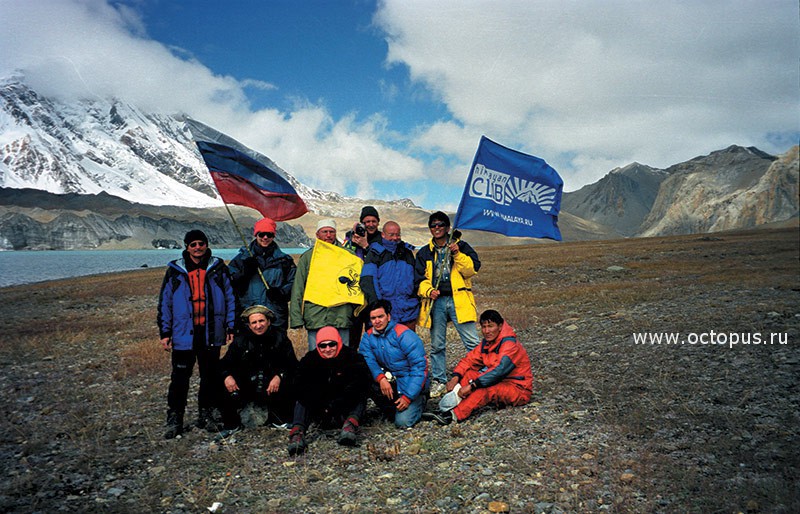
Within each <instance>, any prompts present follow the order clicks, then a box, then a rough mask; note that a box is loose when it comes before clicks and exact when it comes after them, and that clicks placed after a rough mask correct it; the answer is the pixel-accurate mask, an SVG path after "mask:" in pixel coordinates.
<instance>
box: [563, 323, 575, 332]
mask: <svg viewBox="0 0 800 514" xmlns="http://www.w3.org/2000/svg"><path fill="white" fill-rule="evenodd" d="M564 330H566V331H567V332H575V331H576V330H578V325H575V324H572V325H567V326H566V327H564Z"/></svg>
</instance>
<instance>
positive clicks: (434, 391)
mask: <svg viewBox="0 0 800 514" xmlns="http://www.w3.org/2000/svg"><path fill="white" fill-rule="evenodd" d="M446 392H447V386H445V385H444V384H443V383H442V382H434V383H433V385H431V398H438V397H440V396H442V395H443V394H444V393H446Z"/></svg>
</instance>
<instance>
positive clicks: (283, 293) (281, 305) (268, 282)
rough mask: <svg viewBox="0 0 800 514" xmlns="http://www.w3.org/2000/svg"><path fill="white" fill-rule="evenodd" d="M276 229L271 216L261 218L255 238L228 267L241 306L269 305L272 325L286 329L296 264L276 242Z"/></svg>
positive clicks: (254, 230)
mask: <svg viewBox="0 0 800 514" xmlns="http://www.w3.org/2000/svg"><path fill="white" fill-rule="evenodd" d="M276 229H277V226H276V223H275V222H274V221H273V220H271V219H270V218H262V219H260V220H258V221H257V222H256V224H255V226H254V227H253V238H254V239H253V241H251V242H250V244H249V245H248V246H246V247H245V246H243V247H242V248H241V249H240V250H239V253H238V254H236V256H235V257H234V258H233V259H231V262H230V263H229V264H228V268H230V271H231V279H232V280H233V288H234V292H235V293H236V296H237V298H238V299H239V307H240V308H242V309H246V308H247V307H250V306H252V305H264V306H266V307H267V308H269V310H270V311H272V312H273V313H274V316H275V319H274V322H273V323H272V326H273V327H274V328H277V329H279V330H283V331H284V332H285V331H286V329H287V328H288V326H289V305H288V304H289V299H290V298H291V295H292V284H293V283H294V276H295V273H296V271H297V266H295V264H294V259H292V258H291V257H290V256H289V255H286V254H285V253H283V251H282V250H281V249H280V247H279V246H278V243H276V242H275V232H276ZM259 271H260V273H259ZM262 277H263V278H262Z"/></svg>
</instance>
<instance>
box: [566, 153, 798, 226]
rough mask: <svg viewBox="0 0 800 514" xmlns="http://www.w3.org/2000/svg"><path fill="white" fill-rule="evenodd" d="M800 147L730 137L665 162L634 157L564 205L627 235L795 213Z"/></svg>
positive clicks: (772, 218) (753, 221) (750, 221)
mask: <svg viewBox="0 0 800 514" xmlns="http://www.w3.org/2000/svg"><path fill="white" fill-rule="evenodd" d="M798 150H799V147H798V146H795V147H793V148H791V149H789V151H787V152H786V153H785V154H783V155H780V156H773V155H769V154H767V153H765V152H762V151H761V150H759V149H757V148H754V147H748V148H745V147H741V146H736V145H732V146H730V147H728V148H726V149H723V150H719V151H715V152H711V153H710V154H708V155H704V156H698V157H695V158H693V159H690V160H688V161H686V162H683V163H679V164H675V165H673V166H670V167H669V168H666V169H663V170H662V169H656V168H651V167H649V166H644V165H641V164H638V163H633V164H631V165H628V166H626V167H624V168H617V169H615V170H612V171H611V172H610V173H609V174H608V175H606V176H605V177H603V178H602V179H600V180H599V181H598V182H595V183H594V184H590V185H587V186H584V187H583V188H581V189H579V190H578V191H575V192H570V193H565V194H564V197H563V200H562V203H561V207H562V212H564V211H567V212H571V213H573V214H576V215H577V216H580V217H582V218H584V219H587V220H590V221H594V222H596V223H599V224H602V225H604V226H607V227H609V228H611V229H612V230H614V231H615V232H616V233H617V234H618V235H619V236H623V237H631V236H638V237H642V236H645V237H646V236H663V235H678V234H692V233H706V232H717V231H720V230H731V229H742V228H752V227H756V226H758V225H763V224H766V223H773V222H777V221H784V220H787V219H791V218H796V217H797V216H798V213H800V205H799V204H800V200H798V194H799V193H798V182H800V176H799V174H800V172H799V171H798V170H800V159H799V158H798Z"/></svg>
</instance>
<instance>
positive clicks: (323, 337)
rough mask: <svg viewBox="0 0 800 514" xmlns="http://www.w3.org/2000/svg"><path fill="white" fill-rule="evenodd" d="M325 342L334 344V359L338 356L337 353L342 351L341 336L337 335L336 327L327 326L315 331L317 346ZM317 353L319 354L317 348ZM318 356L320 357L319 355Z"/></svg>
mask: <svg viewBox="0 0 800 514" xmlns="http://www.w3.org/2000/svg"><path fill="white" fill-rule="evenodd" d="M326 341H333V342H335V343H336V353H335V354H334V357H336V356H337V355H339V352H340V351H341V350H342V336H340V335H339V331H338V330H337V329H336V327H331V326H327V327H322V328H321V329H319V330H317V345H319V343H324V342H326ZM317 352H319V347H317ZM319 355H320V357H322V354H321V353H320V354H319ZM323 358H324V357H323Z"/></svg>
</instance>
